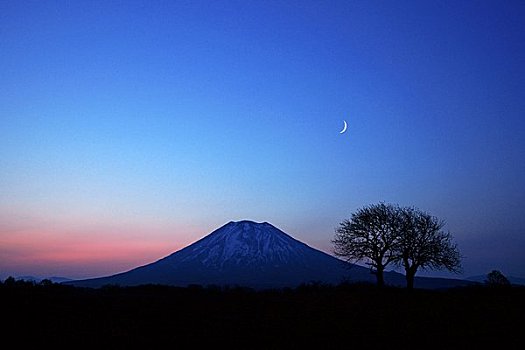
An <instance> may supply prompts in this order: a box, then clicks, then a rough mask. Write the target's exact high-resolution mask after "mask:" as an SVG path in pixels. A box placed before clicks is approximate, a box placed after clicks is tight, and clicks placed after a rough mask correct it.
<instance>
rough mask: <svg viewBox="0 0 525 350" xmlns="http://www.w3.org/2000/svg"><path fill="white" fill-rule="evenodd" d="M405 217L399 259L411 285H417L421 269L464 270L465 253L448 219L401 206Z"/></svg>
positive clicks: (400, 209) (398, 240) (398, 246)
mask: <svg viewBox="0 0 525 350" xmlns="http://www.w3.org/2000/svg"><path fill="white" fill-rule="evenodd" d="M398 210H399V215H398V216H397V218H401V220H399V221H397V220H396V222H399V224H400V230H398V232H399V236H398V238H397V244H395V246H394V249H395V250H396V252H395V253H394V255H395V256H396V258H395V261H396V263H398V264H399V265H402V266H403V267H404V269H405V276H406V281H407V288H408V289H412V288H414V277H415V275H416V272H417V270H418V269H419V268H421V269H431V270H434V269H447V270H449V271H451V272H455V273H459V272H460V271H461V257H460V254H459V251H458V248H457V246H456V244H455V243H453V241H452V235H451V234H450V232H445V231H443V227H444V226H445V222H444V221H443V220H439V219H438V218H436V217H435V216H432V215H430V214H428V213H426V212H423V211H421V210H419V209H416V208H408V207H407V208H398Z"/></svg>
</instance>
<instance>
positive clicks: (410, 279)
mask: <svg viewBox="0 0 525 350" xmlns="http://www.w3.org/2000/svg"><path fill="white" fill-rule="evenodd" d="M405 272H406V279H407V289H408V290H412V289H414V277H415V276H416V269H414V268H413V267H411V268H408V269H406V270H405Z"/></svg>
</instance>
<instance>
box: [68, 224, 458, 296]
mask: <svg viewBox="0 0 525 350" xmlns="http://www.w3.org/2000/svg"><path fill="white" fill-rule="evenodd" d="M385 280H386V282H387V283H389V284H393V285H400V286H401V285H404V284H405V279H404V276H403V275H401V274H399V273H396V272H387V273H386V274H385ZM441 280H443V281H441ZM312 281H316V282H322V283H330V284H338V283H341V282H343V281H349V282H375V277H374V276H373V275H372V274H370V270H369V269H368V268H365V267H362V266H359V265H354V264H349V263H346V262H343V261H341V260H339V259H337V258H334V257H333V256H331V255H328V254H326V253H323V252H321V251H319V250H317V249H314V248H312V247H309V246H308V245H306V244H304V243H302V242H300V241H298V240H296V239H294V238H292V237H291V236H289V235H287V234H286V233H284V232H283V231H281V230H279V229H278V228H276V227H274V226H273V225H271V224H269V223H267V222H264V223H255V222H253V221H239V222H233V221H232V222H229V223H227V224H226V225H224V226H222V227H220V228H219V229H217V230H215V231H213V232H212V233H210V234H209V235H208V236H206V237H204V238H202V239H201V240H199V241H197V242H195V243H193V244H191V245H189V246H187V247H185V248H183V249H181V250H179V251H177V252H175V253H173V254H171V255H169V256H167V257H165V258H163V259H160V260H158V261H156V262H154V263H151V264H148V265H145V266H141V267H138V268H135V269H133V270H130V271H128V272H124V273H120V274H116V275H113V276H109V277H102V278H94V279H88V280H82V281H73V282H69V283H68V284H73V285H76V286H83V287H100V286H103V285H107V284H118V285H122V286H133V285H140V284H149V283H152V284H166V285H174V286H187V285H191V284H199V285H204V286H206V285H234V286H235V285H236V286H246V287H252V288H258V289H260V288H279V287H296V286H298V285H300V284H302V283H308V282H312ZM436 281H438V279H431V278H420V279H417V280H416V286H420V287H430V288H432V287H434V286H437V287H439V286H447V287H448V286H450V285H458V284H461V283H463V282H464V281H462V282H461V281H460V280H447V279H439V283H436Z"/></svg>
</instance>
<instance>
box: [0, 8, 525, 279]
mask: <svg viewBox="0 0 525 350" xmlns="http://www.w3.org/2000/svg"><path fill="white" fill-rule="evenodd" d="M0 81H1V84H0V132H1V137H0V278H5V277H7V276H9V275H15V276H20V275H34V276H45V277H49V276H65V277H70V278H87V277H95V276H102V275H108V274H113V273H117V272H122V271H126V270H129V269H131V268H133V267H136V266H139V265H144V264H147V263H150V262H152V261H155V260H157V259H159V258H161V257H164V256H166V255H168V254H170V253H172V252H174V251H176V250H178V249H180V248H182V247H184V246H186V245H188V244H190V243H192V242H194V241H196V240H197V239H199V238H201V237H203V236H205V235H207V234H208V233H210V232H211V231H213V230H214V229H216V228H218V227H220V226H222V225H223V224H225V223H227V222H229V221H231V220H234V221H235V220H242V219H249V220H254V221H261V222H262V221H267V222H270V223H272V224H273V225H275V226H277V227H279V228H280V229H282V230H284V231H285V232H287V233H289V234H290V235H292V236H293V237H295V238H297V239H299V240H301V241H303V242H305V243H307V244H309V245H311V246H313V247H315V248H318V249H321V250H323V251H326V252H330V251H331V249H332V244H331V242H330V241H331V239H333V236H334V230H335V228H336V227H337V226H338V224H339V223H340V222H341V221H342V220H344V219H347V218H349V217H350V215H351V213H352V212H354V211H355V210H357V209H358V208H360V207H362V206H364V205H368V204H372V203H378V202H380V201H383V202H387V203H397V204H400V205H409V206H416V207H418V208H420V209H422V210H426V211H428V212H430V213H431V214H433V215H435V216H437V217H439V218H440V219H444V220H445V221H446V222H447V225H446V229H447V230H449V231H450V232H451V233H452V235H453V236H454V238H455V241H456V242H457V243H458V246H459V249H460V252H461V254H462V255H463V257H464V259H463V267H464V272H463V275H462V276H469V275H477V274H486V273H487V272H488V271H490V270H492V269H499V270H501V271H502V272H503V273H504V274H507V275H514V276H525V254H523V252H524V251H525V232H524V227H525V215H524V214H525V210H524V209H525V207H524V203H525V156H524V151H525V115H524V111H525V86H524V82H525V3H524V2H522V1H488V0H487V1H436V2H430V1H288V0H287V1H97V0H95V1H8V0H1V1H0ZM344 121H346V122H347V123H348V130H347V131H346V132H345V133H344V134H340V133H339V131H340V130H341V129H342V128H343V123H344ZM432 275H436V276H441V275H446V273H444V272H439V271H438V272H433V273H432Z"/></svg>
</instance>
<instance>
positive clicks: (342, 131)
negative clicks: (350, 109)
mask: <svg viewBox="0 0 525 350" xmlns="http://www.w3.org/2000/svg"><path fill="white" fill-rule="evenodd" d="M343 123H345V126H344V127H343V130H341V131H339V133H340V134H343V133H344V132H345V131H346V128H348V125H347V124H346V120H343Z"/></svg>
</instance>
